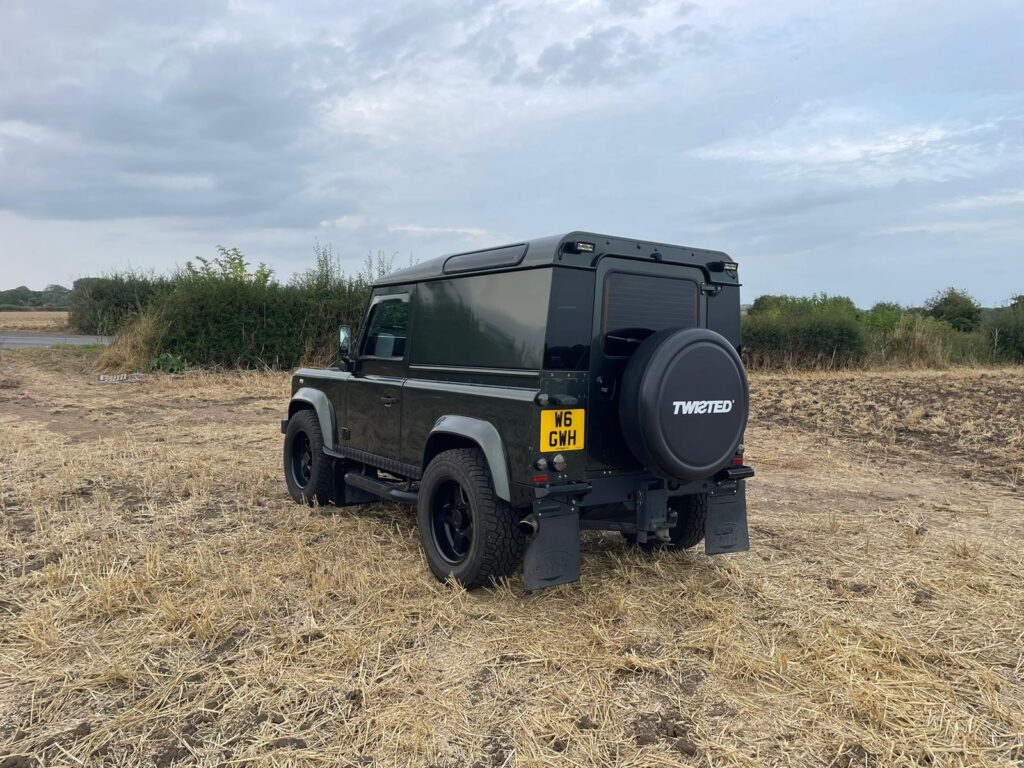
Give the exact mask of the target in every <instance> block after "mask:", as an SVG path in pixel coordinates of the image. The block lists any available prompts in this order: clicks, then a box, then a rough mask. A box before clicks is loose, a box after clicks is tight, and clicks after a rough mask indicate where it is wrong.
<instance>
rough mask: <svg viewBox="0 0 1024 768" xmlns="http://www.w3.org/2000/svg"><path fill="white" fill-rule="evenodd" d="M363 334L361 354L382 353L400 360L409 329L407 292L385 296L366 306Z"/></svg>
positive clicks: (383, 355)
mask: <svg viewBox="0 0 1024 768" xmlns="http://www.w3.org/2000/svg"><path fill="white" fill-rule="evenodd" d="M366 323H367V324H366V335H365V336H364V337H363V347H362V349H361V350H360V353H359V354H360V356H362V357H386V358H390V359H392V360H400V359H402V358H403V357H405V343H406V338H407V336H408V331H409V296H408V294H401V295H396V296H385V297H382V298H381V299H380V300H379V301H377V302H375V303H374V305H373V306H372V307H371V308H370V317H369V318H368V319H367V321H366Z"/></svg>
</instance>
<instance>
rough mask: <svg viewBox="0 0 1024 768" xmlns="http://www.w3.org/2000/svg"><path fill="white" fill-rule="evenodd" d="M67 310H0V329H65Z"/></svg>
mask: <svg viewBox="0 0 1024 768" xmlns="http://www.w3.org/2000/svg"><path fill="white" fill-rule="evenodd" d="M67 330H68V313H67V312H16V311H4V312H0V331H53V332H60V331H67Z"/></svg>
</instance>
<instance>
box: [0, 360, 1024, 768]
mask: <svg viewBox="0 0 1024 768" xmlns="http://www.w3.org/2000/svg"><path fill="white" fill-rule="evenodd" d="M91 354H94V353H93V352H74V351H67V350H65V351H54V350H40V351H30V350H25V351H18V352H14V353H7V352H4V353H3V359H2V362H3V363H4V364H10V365H11V366H12V368H13V370H12V371H10V372H8V373H5V374H0V765H3V766H4V768H13V767H14V766H28V765H111V766H114V765H116V766H135V765H140V766H141V765H147V766H152V765H157V766H170V765H172V764H173V765H210V766H214V765H224V766H230V765H324V766H328V765H329V766H335V765H367V766H368V765H380V766H391V765H409V766H428V765H429V766H438V767H441V766H445V767H447V766H451V767H452V768H454V767H455V766H488V767H489V766H503V765H507V766H513V765H522V766H541V765H545V766H547V765H569V766H586V765H595V764H597V765H622V766H673V765H681V766H695V765H705V766H707V765H714V766H755V765H792V766H843V767H844V768H847V767H849V766H953V765H958V766H959V765H964V766H966V765H972V766H976V765H999V766H1018V765H1020V763H1021V761H1022V760H1024V745H1022V736H1021V734H1022V733H1024V582H1022V575H1021V574H1022V568H1024V556H1022V554H1021V545H1022V542H1024V493H1022V492H1024V421H1022V415H1021V401H1022V399H1024V372H1022V371H1021V370H1020V369H1017V370H971V371H950V372H899V371H896V372H892V371H890V372H879V373H842V374H813V375H810V374H807V375H796V374H794V375H782V374H779V375H757V376H754V377H752V391H753V397H754V409H753V415H752V419H751V427H750V429H749V431H748V435H747V446H748V447H747V456H748V458H749V460H750V462H751V463H752V464H753V465H754V466H755V467H756V469H757V471H758V476H757V477H756V478H755V479H754V480H753V481H751V482H750V483H749V486H748V493H749V499H750V523H751V540H752V549H751V551H750V552H749V553H745V554H742V555H735V556H727V557H719V558H707V557H705V556H704V555H703V554H702V553H693V552H684V553H678V554H662V555H657V556H648V555H644V554H641V553H638V552H636V551H634V550H632V549H630V548H629V547H627V546H626V545H625V543H624V542H623V541H622V540H621V539H619V538H618V537H616V536H614V535H610V534H609V535H604V534H594V535H588V536H586V538H585V539H584V550H585V554H584V562H583V579H582V581H581V582H580V583H579V584H575V585H568V586H564V587H559V588H556V589H553V590H547V591H543V592H540V593H537V594H533V595H525V594H524V593H523V591H522V587H521V583H520V582H519V580H518V579H515V580H513V581H511V582H510V583H508V584H507V585H505V586H502V587H500V588H495V589H490V590H480V591H477V592H472V593H467V592H464V591H461V590H459V589H455V588H451V587H448V586H445V585H442V584H439V583H437V582H435V581H434V580H433V579H432V578H431V577H430V576H429V574H428V572H427V569H426V567H425V564H424V561H423V558H422V555H421V553H420V550H419V544H418V540H417V533H416V530H415V526H414V524H413V520H412V518H411V516H410V515H409V513H408V512H407V511H406V510H405V509H403V508H400V507H395V506H390V505H378V506H374V507H371V508H362V509H359V508H356V509H345V510H337V509H320V510H317V509H306V508H302V507H298V506H296V505H294V504H292V503H291V502H290V501H289V500H288V499H287V497H286V494H285V489H284V485H283V481H282V479H281V470H280V467H279V464H280V458H279V452H280V445H281V436H280V434H279V430H278V422H279V419H280V417H281V414H282V412H283V411H284V409H285V406H286V402H287V392H288V377H287V375H285V374H257V373H250V374H202V373H196V374H189V375H186V376H185V377H181V378H171V377H166V376H150V377H146V378H145V379H144V380H142V381H141V382H135V383H132V382H125V383H121V384H99V383H98V381H97V377H96V375H95V374H94V373H92V372H91V365H92V360H91V358H90V355H91Z"/></svg>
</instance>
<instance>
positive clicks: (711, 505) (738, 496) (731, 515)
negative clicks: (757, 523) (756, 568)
mask: <svg viewBox="0 0 1024 768" xmlns="http://www.w3.org/2000/svg"><path fill="white" fill-rule="evenodd" d="M748 549H750V537H749V535H748V533H747V483H746V481H744V480H737V481H736V488H735V489H734V490H732V489H730V490H724V489H715V490H714V491H712V492H711V494H710V498H709V499H708V519H707V523H706V524H705V528H704V552H705V553H706V554H708V555H721V554H724V553H726V552H746V551H747V550H748Z"/></svg>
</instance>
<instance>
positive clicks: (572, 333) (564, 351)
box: [544, 269, 595, 371]
mask: <svg viewBox="0 0 1024 768" xmlns="http://www.w3.org/2000/svg"><path fill="white" fill-rule="evenodd" d="M594 279H595V278H594V273H593V272H592V271H590V270H582V269H555V270H554V274H553V276H552V280H551V303H550V305H549V307H548V335H547V339H546V342H545V345H544V367H545V368H547V369H549V370H556V371H585V370H586V369H587V368H588V367H589V365H590V342H591V335H592V333H593V331H592V328H593V323H594Z"/></svg>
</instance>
